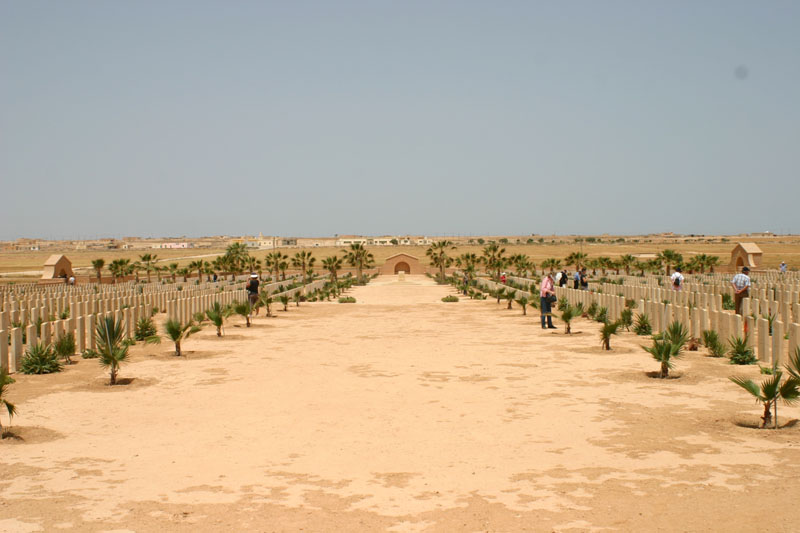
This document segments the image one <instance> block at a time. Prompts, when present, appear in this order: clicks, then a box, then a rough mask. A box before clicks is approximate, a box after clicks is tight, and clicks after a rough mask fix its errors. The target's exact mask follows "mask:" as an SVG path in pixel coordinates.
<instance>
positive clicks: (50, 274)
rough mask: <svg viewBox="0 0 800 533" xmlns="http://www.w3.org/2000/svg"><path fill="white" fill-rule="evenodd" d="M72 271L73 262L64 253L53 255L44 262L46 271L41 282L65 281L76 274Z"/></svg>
mask: <svg viewBox="0 0 800 533" xmlns="http://www.w3.org/2000/svg"><path fill="white" fill-rule="evenodd" d="M74 275H75V274H73V272H72V262H71V261H70V260H69V259H67V257H66V256H64V255H51V256H50V257H49V258H48V259H47V261H46V262H45V263H44V272H42V279H40V280H39V283H48V282H50V283H53V280H56V282H60V283H64V282H66V280H67V279H69V278H71V277H72V276H74Z"/></svg>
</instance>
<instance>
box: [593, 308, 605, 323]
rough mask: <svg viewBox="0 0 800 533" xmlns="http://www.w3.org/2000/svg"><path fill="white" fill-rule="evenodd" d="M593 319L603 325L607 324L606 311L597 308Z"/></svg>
mask: <svg viewBox="0 0 800 533" xmlns="http://www.w3.org/2000/svg"><path fill="white" fill-rule="evenodd" d="M594 319H595V320H596V321H597V322H600V323H603V324H606V323H608V309H607V308H605V307H601V308H599V309H598V310H597V313H595V315H594Z"/></svg>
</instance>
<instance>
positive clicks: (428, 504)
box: [0, 276, 800, 531]
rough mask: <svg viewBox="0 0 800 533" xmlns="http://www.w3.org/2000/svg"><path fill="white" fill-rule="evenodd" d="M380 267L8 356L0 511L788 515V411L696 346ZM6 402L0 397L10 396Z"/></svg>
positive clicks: (757, 523)
mask: <svg viewBox="0 0 800 533" xmlns="http://www.w3.org/2000/svg"><path fill="white" fill-rule="evenodd" d="M450 292H451V289H449V288H448V287H438V286H436V285H434V284H432V283H431V282H430V281H429V280H428V279H427V278H424V277H419V278H411V277H407V278H406V281H404V282H399V281H398V280H397V278H396V277H389V276H382V277H379V278H377V279H376V280H375V281H373V282H372V283H371V284H370V285H369V286H366V287H360V288H357V289H354V290H352V291H351V292H350V294H352V295H353V296H355V297H356V298H357V300H358V303H356V304H338V303H310V304H303V305H301V306H300V307H299V308H297V307H294V306H291V307H290V309H289V312H286V313H284V312H278V313H277V315H278V316H277V317H276V318H264V317H263V316H262V317H261V318H257V319H255V323H254V326H253V327H252V328H250V329H246V328H244V327H243V326H242V324H241V322H239V321H238V320H232V321H231V323H230V324H229V325H228V326H227V328H226V333H227V334H226V336H225V337H223V338H221V339H218V338H217V337H216V336H215V335H214V332H213V328H206V329H205V330H204V331H203V332H202V333H200V334H198V335H197V336H195V337H192V338H190V339H189V340H188V341H187V342H186V344H185V346H184V348H185V350H187V351H188V352H189V353H188V356H187V357H186V358H180V359H177V358H175V357H174V356H172V355H170V346H169V345H167V344H163V345H161V346H136V347H134V348H133V349H132V353H133V355H134V360H133V362H131V363H130V364H128V365H126V366H125V367H124V368H123V369H122V373H121V377H122V378H124V379H125V382H124V383H125V384H123V385H120V386H116V387H113V388H112V387H108V386H106V385H104V382H105V381H104V380H105V379H106V378H105V376H104V375H103V373H102V370H101V369H100V368H99V366H98V365H97V363H96V362H95V361H92V360H80V361H79V363H78V364H75V365H73V366H71V367H69V368H68V369H67V370H66V371H65V372H63V373H61V374H57V375H51V376H17V378H18V379H17V383H15V384H14V385H12V386H11V396H10V398H9V399H10V400H12V401H14V402H16V403H17V406H18V409H19V416H18V417H17V418H15V425H14V428H13V429H14V431H15V432H16V433H17V434H18V436H19V438H17V439H4V440H3V441H2V442H0V494H2V499H0V531H60V530H77V531H245V530H246V531H301V530H304V531H376V530H377V531H384V530H385V531H745V530H754V529H758V530H761V531H797V529H798V527H799V526H798V519H800V510H798V509H797V507H795V505H796V499H797V494H798V493H800V453H798V442H800V438H799V437H800V427H798V426H795V425H794V422H790V421H793V420H795V419H797V418H798V417H800V411H799V410H798V408H796V407H792V408H787V407H783V406H781V409H780V412H779V414H780V415H781V422H782V423H785V422H790V424H789V427H786V428H784V429H782V430H780V431H777V432H775V431H767V430H757V429H753V428H751V427H747V426H748V425H749V424H752V423H754V422H756V421H757V417H758V415H759V414H760V410H759V408H758V406H757V405H755V404H754V403H753V402H751V400H750V399H749V397H748V395H747V394H746V393H745V392H744V391H742V390H741V389H739V388H738V387H736V386H735V385H734V384H732V383H730V382H729V381H728V380H727V379H726V377H727V376H729V375H732V374H734V373H738V374H744V375H748V376H751V377H754V378H755V377H758V368H757V367H747V368H742V367H732V366H730V365H728V364H727V363H726V360H721V359H711V358H708V357H705V355H704V353H703V352H697V353H690V354H687V356H686V357H685V358H684V359H682V360H681V361H680V362H679V363H678V365H677V369H676V370H677V374H678V375H679V376H680V377H678V379H670V380H666V381H662V380H657V379H653V378H651V377H648V375H647V372H650V371H654V370H656V368H657V363H655V362H654V361H652V359H649V355H648V354H646V353H645V352H644V351H642V350H641V348H639V346H640V345H641V344H643V343H644V340H643V339H642V338H641V337H636V336H634V335H633V334H631V333H623V334H622V335H620V336H619V337H614V338H613V340H612V347H613V350H612V351H611V352H604V351H601V349H600V343H599V339H598V334H597V331H598V325H597V324H596V323H592V322H589V321H588V320H585V319H581V320H577V321H576V322H574V324H573V330H574V331H575V332H576V333H575V334H574V335H572V336H567V335H565V334H564V332H563V329H558V330H555V331H548V330H542V329H541V328H540V327H539V325H538V316H534V315H535V313H536V312H537V311H536V310H529V311H530V314H529V316H522V313H521V310H520V309H519V308H517V307H516V306H515V308H514V309H513V310H507V309H506V305H505V303H503V304H501V305H497V304H496V303H495V302H494V301H470V300H462V301H460V302H458V303H442V302H441V301H440V299H441V297H442V296H444V295H446V294H448V293H450ZM3 420H4V421H5V420H6V418H5V417H4V418H3Z"/></svg>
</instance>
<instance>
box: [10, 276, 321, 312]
mask: <svg viewBox="0 0 800 533" xmlns="http://www.w3.org/2000/svg"><path fill="white" fill-rule="evenodd" d="M326 277H328V276H323V279H324V278H326ZM294 281H295V280H294V278H290V279H287V280H283V281H277V282H272V283H270V284H268V285H267V287H270V289H269V290H270V291H272V292H274V291H275V290H277V288H280V287H285V286H287V285H290V284H292V283H293V282H294ZM243 286H244V282H236V283H233V284H232V283H231V282H218V283H213V282H212V283H202V284H199V285H191V286H186V287H184V286H180V285H179V286H177V287H176V286H175V285H171V286H169V287H168V288H162V287H161V286H160V285H159V286H158V290H155V291H144V292H140V291H139V287H140V286H129V287H119V288H118V289H116V290H114V291H104V292H102V293H95V292H91V291H89V292H85V293H75V294H72V295H68V294H66V293H57V294H56V293H54V294H52V295H50V296H48V295H43V294H39V295H33V296H28V297H25V298H20V299H9V300H7V301H6V302H5V303H4V304H3V305H0V309H6V310H9V311H14V310H19V311H21V310H24V309H26V308H32V307H47V308H48V309H53V310H54V311H55V314H56V315H60V314H61V313H62V312H63V311H64V310H66V309H68V308H69V306H70V305H71V304H72V303H78V302H82V301H85V302H91V301H92V300H97V301H107V300H112V301H116V300H117V299H122V300H123V303H122V305H133V304H134V302H133V301H132V300H133V299H135V298H138V300H136V301H137V302H138V301H141V299H142V298H144V299H145V301H147V302H154V303H155V304H156V305H159V304H160V305H161V307H164V306H166V301H167V299H171V298H175V297H183V298H187V297H194V296H200V295H206V294H211V293H214V292H218V291H220V289H222V290H237V289H239V288H241V287H243ZM114 308H115V306H112V310H113V309H114Z"/></svg>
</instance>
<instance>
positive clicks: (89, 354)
mask: <svg viewBox="0 0 800 533" xmlns="http://www.w3.org/2000/svg"><path fill="white" fill-rule="evenodd" d="M81 357H83V358H84V359H97V358H98V357H100V354H99V353H97V351H96V350H92V349H91V348H88V349H86V350H84V351H83V353H82V354H81Z"/></svg>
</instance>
